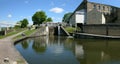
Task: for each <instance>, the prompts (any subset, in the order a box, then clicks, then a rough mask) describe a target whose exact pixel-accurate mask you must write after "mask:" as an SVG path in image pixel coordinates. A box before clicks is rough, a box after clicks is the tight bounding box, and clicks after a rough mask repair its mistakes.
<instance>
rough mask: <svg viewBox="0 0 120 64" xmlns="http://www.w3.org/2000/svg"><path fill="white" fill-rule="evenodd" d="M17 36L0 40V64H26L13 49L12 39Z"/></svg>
mask: <svg viewBox="0 0 120 64" xmlns="http://www.w3.org/2000/svg"><path fill="white" fill-rule="evenodd" d="M21 33H23V32H20V33H18V34H15V35H12V36H9V37H6V38H3V39H0V64H27V62H26V61H25V60H24V58H23V57H22V56H21V55H20V53H19V52H18V51H17V50H16V48H15V47H14V42H13V40H12V38H13V37H15V36H17V35H19V34H21Z"/></svg>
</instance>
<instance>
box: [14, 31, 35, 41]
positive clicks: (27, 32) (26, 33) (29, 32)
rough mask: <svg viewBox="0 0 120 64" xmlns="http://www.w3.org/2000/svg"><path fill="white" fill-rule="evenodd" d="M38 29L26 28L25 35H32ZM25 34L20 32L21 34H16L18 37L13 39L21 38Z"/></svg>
mask: <svg viewBox="0 0 120 64" xmlns="http://www.w3.org/2000/svg"><path fill="white" fill-rule="evenodd" d="M35 31H36V30H35V29H34V30H26V31H25V32H24V34H25V36H30V35H31V34H32V33H34V32H35ZM22 37H23V36H22V35H21V34H20V35H18V36H16V37H14V38H13V39H19V38H22Z"/></svg>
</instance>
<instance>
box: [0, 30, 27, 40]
mask: <svg viewBox="0 0 120 64" xmlns="http://www.w3.org/2000/svg"><path fill="white" fill-rule="evenodd" d="M23 30H26V28H19V29H13V30H12V31H10V32H8V33H7V34H6V35H0V39H2V38H5V37H8V36H11V35H14V34H17V33H19V32H21V31H23Z"/></svg>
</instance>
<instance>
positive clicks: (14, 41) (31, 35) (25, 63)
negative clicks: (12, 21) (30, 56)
mask: <svg viewBox="0 0 120 64" xmlns="http://www.w3.org/2000/svg"><path fill="white" fill-rule="evenodd" d="M38 31H40V29H37V30H35V31H34V32H33V33H31V34H30V35H25V36H22V37H20V38H16V39H13V40H12V41H13V45H15V44H17V42H19V41H22V40H25V39H27V38H34V37H39V36H44V34H40V35H35V34H36V33H37V32H38ZM19 35H22V33H21V34H19ZM14 48H15V47H14ZM15 49H16V48H15ZM16 52H17V53H19V51H18V50H16ZM19 55H20V56H21V57H22V58H23V56H22V55H21V54H20V53H19ZM23 61H24V63H22V64H28V63H27V61H26V60H25V59H24V58H23ZM18 64H19V62H18ZM20 64H21V63H20Z"/></svg>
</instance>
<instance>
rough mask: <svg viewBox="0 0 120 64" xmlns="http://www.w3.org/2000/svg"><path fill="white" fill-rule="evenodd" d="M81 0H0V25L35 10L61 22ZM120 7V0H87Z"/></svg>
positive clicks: (22, 17) (24, 16) (28, 15)
mask: <svg viewBox="0 0 120 64" xmlns="http://www.w3.org/2000/svg"><path fill="white" fill-rule="evenodd" d="M82 1H83V0H0V25H14V24H16V22H18V21H20V20H23V19H24V18H27V19H28V21H29V23H30V24H32V19H31V17H32V16H33V14H34V13H35V12H37V11H41V10H42V11H45V13H46V15H47V16H48V17H51V18H52V19H53V22H61V21H62V18H63V16H64V14H65V13H68V12H73V11H74V10H75V9H76V8H77V7H78V5H79V4H80V3H81V2H82ZM89 1H91V2H97V3H102V4H108V5H112V6H116V7H120V4H119V3H120V0H89Z"/></svg>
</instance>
